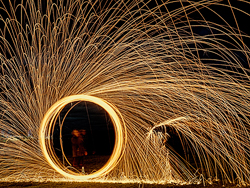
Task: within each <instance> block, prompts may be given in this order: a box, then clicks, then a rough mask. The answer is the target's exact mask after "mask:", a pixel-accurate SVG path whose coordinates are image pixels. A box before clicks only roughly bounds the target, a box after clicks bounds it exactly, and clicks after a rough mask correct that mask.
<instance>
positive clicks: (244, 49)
mask: <svg viewBox="0 0 250 188" xmlns="http://www.w3.org/2000/svg"><path fill="white" fill-rule="evenodd" d="M232 3H234V2H233V1H230V0H228V1H225V2H222V1H220V0H210V1H207V0H200V1H195V0H194V1H193V0H187V1H184V0H166V1H164V0H163V1H154V0H149V1H139V0H127V1H115V0H111V1H100V0H92V1H91V0H88V1H87V0H86V1H84V0H83V1H74V0H68V1H66V0H65V1H64V0H55V1H52V0H48V1H42V0H37V1H34V0H28V1H27V2H24V1H22V0H17V1H15V3H12V4H10V5H9V8H8V6H7V4H9V1H3V0H0V4H1V15H0V131H1V133H0V134H1V142H0V155H1V157H0V178H1V180H2V181H13V180H15V181H46V180H50V181H75V180H76V179H78V180H79V181H80V180H86V179H91V181H100V182H103V181H116V182H117V181H120V182H154V183H170V182H177V183H201V182H209V183H211V182H213V181H214V180H218V179H219V180H222V181H223V182H230V183H237V184H239V185H249V183H250V142H249V140H250V134H249V125H250V105H249V104H250V80H249V75H250V72H249V65H250V62H249V59H250V58H249V52H250V50H249V47H248V46H247V43H246V41H247V40H249V36H248V35H246V34H245V33H244V32H242V31H241V30H240V29H241V28H240V24H238V20H239V19H240V18H239V17H237V15H238V14H239V12H240V14H243V15H244V16H245V17H246V20H247V19H249V12H246V11H244V10H241V9H239V8H238V7H237V6H238V4H240V3H241V4H243V5H246V6H249V2H248V1H244V0H242V1H237V5H234V4H232ZM220 8H222V9H220ZM224 9H227V10H229V11H228V12H229V13H231V16H232V18H233V23H232V22H229V21H228V19H227V18H228V15H226V16H225V15H223V12H220V10H224ZM204 10H205V11H207V12H209V14H203V13H204V12H203V11H204ZM210 17H211V18H212V17H215V18H216V19H215V20H210ZM215 21H216V22H215ZM217 21H218V23H217ZM234 26H235V27H234ZM71 100H76V101H78V100H83V101H88V100H89V101H91V102H94V103H96V104H98V105H100V106H102V107H103V108H104V109H105V110H106V111H107V112H108V113H109V114H110V116H111V118H112V120H113V122H114V124H115V125H114V126H115V131H116V146H115V149H114V151H113V154H112V157H111V158H110V160H109V161H108V163H106V165H105V166H103V167H102V168H101V169H99V170H98V171H97V172H96V173H92V174H89V175H86V176H82V175H77V174H74V173H73V172H71V171H69V170H66V169H65V168H64V166H62V165H61V164H60V162H59V161H58V162H57V160H56V159H55V153H54V152H53V149H52V145H51V144H50V142H49V139H47V136H49V135H51V128H50V127H52V125H53V122H54V121H55V120H56V117H57V115H58V113H59V111H60V109H62V108H63V106H64V105H66V104H67V103H69V102H70V101H71ZM105 101H106V102H105ZM29 133H30V134H29ZM171 138H177V140H178V141H179V142H180V143H181V144H182V145H181V147H182V148H183V150H184V155H181V153H180V152H178V151H177V149H178V148H174V145H171V144H169V143H170V141H171Z"/></svg>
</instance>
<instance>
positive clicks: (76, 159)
mask: <svg viewBox="0 0 250 188" xmlns="http://www.w3.org/2000/svg"><path fill="white" fill-rule="evenodd" d="M71 134H72V138H71V143H72V157H73V167H75V168H78V163H79V157H78V150H79V144H78V138H79V136H80V132H79V131H78V130H73V131H72V133H71Z"/></svg>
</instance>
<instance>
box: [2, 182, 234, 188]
mask: <svg viewBox="0 0 250 188" xmlns="http://www.w3.org/2000/svg"><path fill="white" fill-rule="evenodd" d="M2 187H4V188H5V187H6V188H14V187H15V188H16V187H17V188H18V187H25V188H238V187H239V186H237V185H231V184H228V185H222V184H219V183H214V184H213V185H206V186H205V187H204V185H173V184H167V185H159V184H139V183H133V184H131V183H126V184H125V183H78V182H77V183H76V182H73V183H72V182H70V183H65V182H63V183H62V182H61V183H55V182H46V183H38V182H25V183H22V182H19V183H16V182H15V183H14V182H12V183H10V182H0V188H2Z"/></svg>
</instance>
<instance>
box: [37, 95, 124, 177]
mask: <svg viewBox="0 0 250 188" xmlns="http://www.w3.org/2000/svg"><path fill="white" fill-rule="evenodd" d="M75 101H87V102H92V103H95V104H97V105H99V106H101V107H102V108H103V109H104V110H106V112H107V113H108V114H109V116H110V117H111V119H112V121H113V125H114V130H115V145H114V149H113V152H112V154H111V156H110V159H109V161H108V162H107V163H106V164H105V165H104V166H103V167H102V168H101V169H99V170H98V171H96V172H94V173H91V174H88V175H82V174H79V173H75V172H72V171H70V170H68V169H65V167H64V166H63V165H60V163H59V162H58V160H57V157H56V156H55V154H54V153H53V150H52V147H51V144H50V142H49V140H50V135H51V130H52V128H53V125H54V123H53V122H54V120H56V119H57V117H58V114H59V113H60V112H61V110H62V109H63V108H64V107H65V106H66V105H67V104H69V103H71V102H75ZM118 113H119V112H118ZM123 135H124V133H123V127H122V123H121V121H120V118H119V116H118V115H117V109H116V108H115V107H114V106H113V105H111V104H109V103H108V102H106V101H104V100H102V99H100V98H98V97H93V96H88V95H72V96H68V97H65V98H63V99H61V100H59V101H57V102H56V103H55V104H54V105H52V106H51V107H50V109H49V110H48V111H47V113H46V114H45V115H44V118H43V120H42V122H41V125H40V131H39V140H40V146H41V150H42V152H43V154H44V157H45V158H46V160H47V161H48V163H49V164H50V165H51V166H52V167H53V168H54V169H55V170H56V171H57V172H59V173H60V174H62V175H63V176H64V177H68V178H72V179H78V180H86V179H92V178H96V177H99V176H102V175H105V174H107V173H108V172H110V171H111V170H112V169H113V168H114V167H115V166H116V164H117V162H118V161H119V159H120V157H121V155H122V150H123V144H124V142H125V139H124V136H123ZM46 140H48V141H46ZM63 167H64V168H63Z"/></svg>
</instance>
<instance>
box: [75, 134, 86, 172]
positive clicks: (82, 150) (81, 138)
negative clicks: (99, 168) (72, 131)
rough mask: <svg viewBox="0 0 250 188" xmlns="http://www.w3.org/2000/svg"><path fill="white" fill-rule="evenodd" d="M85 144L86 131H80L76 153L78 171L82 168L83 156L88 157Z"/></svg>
mask: <svg viewBox="0 0 250 188" xmlns="http://www.w3.org/2000/svg"><path fill="white" fill-rule="evenodd" d="M87 142H88V140H87V135H86V130H80V135H79V137H78V152H77V156H78V157H79V167H80V169H81V168H82V167H83V159H84V156H85V155H88V152H87V144H88V143H87Z"/></svg>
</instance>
